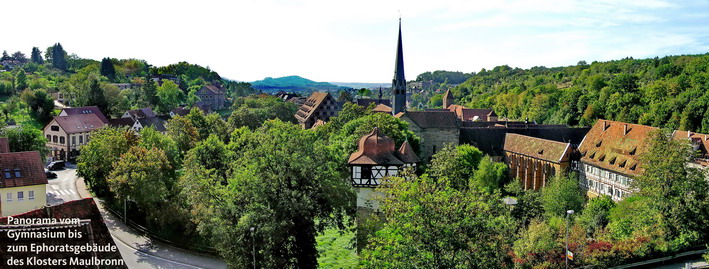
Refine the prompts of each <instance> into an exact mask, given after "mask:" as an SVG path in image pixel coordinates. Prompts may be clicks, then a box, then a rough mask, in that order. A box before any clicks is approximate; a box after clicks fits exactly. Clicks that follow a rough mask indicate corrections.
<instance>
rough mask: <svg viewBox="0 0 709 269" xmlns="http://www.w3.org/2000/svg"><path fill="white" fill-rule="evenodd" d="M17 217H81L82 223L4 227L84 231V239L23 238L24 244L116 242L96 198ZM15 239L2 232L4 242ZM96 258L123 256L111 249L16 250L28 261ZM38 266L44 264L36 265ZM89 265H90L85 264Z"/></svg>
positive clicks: (0, 237)
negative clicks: (30, 258) (74, 251)
mask: <svg viewBox="0 0 709 269" xmlns="http://www.w3.org/2000/svg"><path fill="white" fill-rule="evenodd" d="M12 217H13V218H15V219H54V220H57V222H59V219H79V220H80V223H79V224H74V223H72V224H66V223H55V224H46V223H41V224H32V225H13V226H4V227H3V228H4V229H15V230H19V229H23V230H40V231H41V230H49V229H51V231H52V232H64V233H65V234H66V233H68V232H69V231H80V232H82V235H83V236H82V237H81V238H27V237H25V238H22V239H19V241H17V243H18V244H21V245H26V246H28V245H30V244H37V245H42V244H45V245H47V246H60V245H61V246H63V245H75V246H83V245H87V244H88V245H93V244H96V245H98V246H106V245H109V244H110V245H113V246H115V245H116V242H115V241H113V238H112V237H111V234H110V232H109V230H108V227H106V224H105V223H104V221H103V217H102V216H101V212H100V211H99V210H98V207H97V206H96V203H95V202H94V200H93V198H85V199H81V200H75V201H69V202H66V203H62V204H59V205H55V206H48V207H44V208H41V209H36V210H33V211H29V212H26V213H22V214H18V215H14V216H12ZM7 224H12V223H8V217H2V218H0V225H7ZM12 240H13V239H10V238H8V233H7V232H2V233H0V242H10V241H12ZM92 256H93V257H96V258H97V259H99V260H106V259H116V260H120V259H122V257H121V253H120V251H118V250H116V251H107V252H101V251H97V252H93V251H85V252H80V253H79V254H74V253H67V252H59V251H42V252H40V253H33V252H31V251H29V252H15V253H14V254H13V257H14V258H16V259H19V260H26V259H27V258H29V257H33V258H37V260H44V259H49V258H51V259H66V260H67V261H68V260H69V258H71V257H76V258H78V259H80V260H84V259H86V260H90V259H92ZM32 267H38V268H40V266H32ZM68 267H71V268H83V267H84V266H68ZM85 267H86V268H89V266H85ZM104 267H106V268H127V267H126V266H125V265H118V266H103V267H101V268H104Z"/></svg>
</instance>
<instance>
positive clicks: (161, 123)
mask: <svg viewBox="0 0 709 269" xmlns="http://www.w3.org/2000/svg"><path fill="white" fill-rule="evenodd" d="M169 119H170V116H156V117H150V118H142V119H138V120H137V121H135V123H133V126H132V127H131V129H133V131H135V132H136V133H138V132H140V130H142V129H143V128H148V127H152V128H153V129H155V130H156V131H158V132H161V133H163V134H165V133H166V132H167V121H168V120H169Z"/></svg>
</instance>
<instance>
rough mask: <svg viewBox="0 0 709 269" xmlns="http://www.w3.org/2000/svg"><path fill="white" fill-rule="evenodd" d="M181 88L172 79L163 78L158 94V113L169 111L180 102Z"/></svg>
mask: <svg viewBox="0 0 709 269" xmlns="http://www.w3.org/2000/svg"><path fill="white" fill-rule="evenodd" d="M181 93H182V92H181V91H180V88H179V87H178V86H177V84H175V83H174V82H172V81H171V80H166V79H164V80H163V83H162V85H160V86H158V88H157V91H156V96H157V97H158V106H157V108H158V109H157V111H158V113H169V112H170V110H172V109H173V108H176V107H177V105H179V104H180V94H181Z"/></svg>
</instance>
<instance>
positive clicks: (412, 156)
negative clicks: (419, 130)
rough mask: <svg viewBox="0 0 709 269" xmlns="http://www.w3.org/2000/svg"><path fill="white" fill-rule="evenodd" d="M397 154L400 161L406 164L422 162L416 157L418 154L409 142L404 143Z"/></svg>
mask: <svg viewBox="0 0 709 269" xmlns="http://www.w3.org/2000/svg"><path fill="white" fill-rule="evenodd" d="M397 153H398V154H397V155H398V156H399V159H400V160H401V161H402V162H404V163H418V162H421V159H419V157H418V156H416V153H415V152H414V149H413V148H411V145H410V144H409V141H408V140H406V141H404V143H403V144H401V147H399V151H398V152H397Z"/></svg>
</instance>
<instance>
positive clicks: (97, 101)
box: [86, 73, 108, 111]
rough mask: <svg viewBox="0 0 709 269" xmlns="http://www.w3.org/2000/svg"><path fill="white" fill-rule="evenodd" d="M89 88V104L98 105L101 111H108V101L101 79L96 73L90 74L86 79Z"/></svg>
mask: <svg viewBox="0 0 709 269" xmlns="http://www.w3.org/2000/svg"><path fill="white" fill-rule="evenodd" d="M86 86H87V90H88V97H89V98H88V105H93V106H97V107H98V108H99V109H101V111H108V101H107V100H106V95H105V94H104V92H103V88H102V87H101V79H100V78H99V76H98V75H97V74H95V73H92V74H89V76H88V78H87V80H86Z"/></svg>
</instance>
